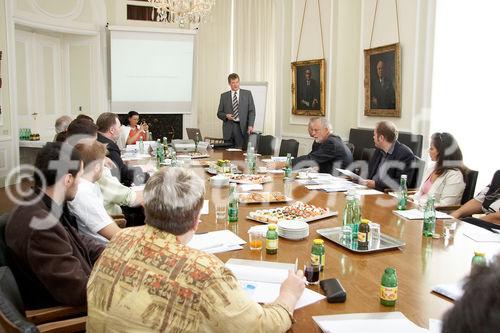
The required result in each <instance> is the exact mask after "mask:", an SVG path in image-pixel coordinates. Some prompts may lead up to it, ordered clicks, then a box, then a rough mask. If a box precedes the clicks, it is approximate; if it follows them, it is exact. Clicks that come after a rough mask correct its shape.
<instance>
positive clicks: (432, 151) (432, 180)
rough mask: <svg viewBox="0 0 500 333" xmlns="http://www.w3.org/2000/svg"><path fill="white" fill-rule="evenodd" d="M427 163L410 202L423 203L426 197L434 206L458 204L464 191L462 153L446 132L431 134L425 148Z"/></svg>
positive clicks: (464, 171)
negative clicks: (431, 200) (427, 146)
mask: <svg viewBox="0 0 500 333" xmlns="http://www.w3.org/2000/svg"><path fill="white" fill-rule="evenodd" d="M429 156H430V158H431V160H432V162H433V163H431V164H430V165H429V166H428V168H427V169H426V170H425V172H424V178H423V179H422V184H421V185H420V188H419V189H418V191H417V193H415V195H414V196H413V201H414V202H416V203H419V204H425V202H426V201H427V198H428V197H429V196H430V195H433V196H434V199H435V205H436V206H449V205H459V204H460V201H461V200H462V194H463V193H464V189H465V175H466V170H467V169H466V167H465V166H464V164H463V158H462V151H461V150H460V147H459V146H458V143H457V141H456V140H455V138H454V137H453V136H452V135H451V134H449V133H434V134H433V135H432V136H431V143H430V147H429Z"/></svg>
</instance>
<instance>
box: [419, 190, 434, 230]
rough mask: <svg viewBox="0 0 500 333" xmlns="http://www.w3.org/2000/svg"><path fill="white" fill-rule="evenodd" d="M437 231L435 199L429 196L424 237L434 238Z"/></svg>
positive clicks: (425, 213) (425, 212) (426, 206)
mask: <svg viewBox="0 0 500 333" xmlns="http://www.w3.org/2000/svg"><path fill="white" fill-rule="evenodd" d="M435 230H436V210H435V208H434V197H433V196H429V198H428V199H427V204H426V205H425V211H424V228H423V231H422V234H423V235H424V237H432V236H433V235H434V232H435Z"/></svg>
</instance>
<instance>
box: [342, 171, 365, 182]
mask: <svg viewBox="0 0 500 333" xmlns="http://www.w3.org/2000/svg"><path fill="white" fill-rule="evenodd" d="M337 171H339V172H340V173H341V174H343V175H345V176H347V177H349V178H352V179H354V180H356V181H360V180H363V178H361V177H360V176H358V175H357V174H355V173H354V172H352V171H350V170H345V169H338V168H337Z"/></svg>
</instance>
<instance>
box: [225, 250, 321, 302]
mask: <svg viewBox="0 0 500 333" xmlns="http://www.w3.org/2000/svg"><path fill="white" fill-rule="evenodd" d="M226 267H227V268H228V269H230V270H231V271H232V272H233V274H234V275H235V276H236V278H237V279H238V281H239V282H240V284H241V286H242V287H243V289H244V290H245V291H246V292H247V294H248V295H249V296H250V298H252V299H253V300H254V301H256V302H258V303H272V302H274V301H275V300H276V298H278V295H279V292H280V286H281V283H283V281H285V280H286V278H287V277H288V271H289V270H290V269H291V270H295V269H296V267H295V264H286V263H276V262H269V261H255V260H244V259H229V260H228V262H227V263H226ZM324 298H325V296H323V295H321V294H319V293H317V292H315V291H312V290H310V289H307V288H306V289H305V290H304V293H303V294H302V297H301V298H300V299H299V301H298V302H297V304H296V305H295V309H299V308H301V307H304V306H307V305H309V304H312V303H315V302H317V301H319V300H322V299H324Z"/></svg>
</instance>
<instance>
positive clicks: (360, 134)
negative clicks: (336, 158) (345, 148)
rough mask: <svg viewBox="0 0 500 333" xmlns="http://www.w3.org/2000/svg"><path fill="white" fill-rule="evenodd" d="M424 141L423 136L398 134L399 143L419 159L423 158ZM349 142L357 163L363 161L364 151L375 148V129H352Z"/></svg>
mask: <svg viewBox="0 0 500 333" xmlns="http://www.w3.org/2000/svg"><path fill="white" fill-rule="evenodd" d="M423 139H424V137H423V136H422V135H421V134H413V133H409V132H399V134H398V140H399V142H401V143H403V144H405V145H407V146H408V147H409V148H410V149H411V150H412V151H413V154H414V155H415V156H417V157H422V142H423ZM349 142H350V143H352V144H353V145H354V151H353V153H352V155H353V159H354V160H355V161H357V160H362V154H363V149H366V148H374V147H375V146H374V144H373V129H370V128H351V130H350V131H349Z"/></svg>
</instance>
